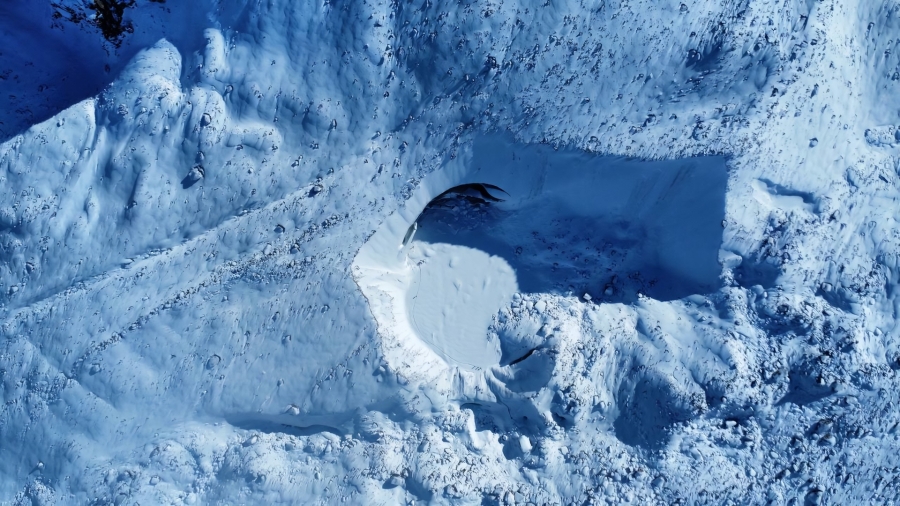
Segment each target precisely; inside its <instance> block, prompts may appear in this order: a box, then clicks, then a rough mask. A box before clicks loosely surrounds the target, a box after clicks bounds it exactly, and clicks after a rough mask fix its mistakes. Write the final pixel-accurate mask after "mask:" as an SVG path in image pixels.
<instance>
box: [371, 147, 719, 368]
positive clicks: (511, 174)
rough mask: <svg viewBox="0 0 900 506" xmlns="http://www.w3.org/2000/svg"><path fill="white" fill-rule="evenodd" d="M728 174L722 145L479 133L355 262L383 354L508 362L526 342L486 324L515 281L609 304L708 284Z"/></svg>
mask: <svg viewBox="0 0 900 506" xmlns="http://www.w3.org/2000/svg"><path fill="white" fill-rule="evenodd" d="M727 176H728V174H727V170H726V165H725V159H724V158H721V157H701V158H686V159H678V160H664V161H647V160H635V159H628V158H621V157H606V156H598V155H595V154H591V153H587V152H584V151H578V150H570V149H554V148H552V147H550V146H546V145H523V144H519V143H516V142H515V141H513V140H511V139H509V138H507V137H504V136H500V135H493V136H486V137H482V138H480V139H478V140H477V141H475V142H474V145H473V146H472V149H471V150H470V151H468V152H466V153H465V154H464V155H463V156H460V157H459V158H457V159H456V160H454V161H452V163H449V164H447V165H446V166H445V167H443V168H442V169H441V170H439V171H437V172H435V173H433V174H430V175H429V176H427V177H426V178H425V179H424V180H423V181H422V182H421V184H420V186H419V188H418V189H417V191H416V192H415V194H414V195H413V196H412V198H410V199H409V200H408V201H407V202H406V204H405V206H404V207H403V208H401V209H400V210H399V211H398V212H396V213H395V214H394V215H392V216H391V217H389V218H388V219H387V220H386V221H385V222H384V223H383V224H382V225H381V227H380V228H379V230H377V231H376V232H375V234H373V236H372V237H371V238H370V239H369V241H368V242H367V243H366V244H365V246H364V247H363V248H362V249H361V250H360V252H359V254H358V256H357V258H356V260H355V262H354V273H355V276H356V279H357V282H358V283H359V285H360V287H361V289H362V290H363V293H364V294H366V297H367V299H368V300H369V304H370V307H371V309H372V311H373V313H374V315H375V318H376V320H377V321H378V322H379V330H380V333H381V334H382V337H383V339H384V340H385V344H386V349H387V350H388V353H386V355H387V357H388V360H389V361H392V362H394V364H393V365H395V366H397V365H400V364H407V365H408V366H410V368H411V372H410V373H411V374H413V375H416V374H426V375H427V374H428V373H427V372H426V371H428V370H429V369H432V368H436V369H441V368H446V367H447V366H450V367H458V368H460V369H463V370H469V371H473V370H474V371H477V370H481V369H485V368H490V367H492V366H495V365H500V364H508V363H509V362H510V361H513V360H515V359H517V358H518V356H512V355H513V354H517V353H518V352H519V351H520V350H521V346H517V343H513V342H506V341H508V340H510V339H515V338H514V337H512V338H511V337H509V336H504V335H498V334H497V333H495V332H492V331H491V324H492V321H494V319H495V317H496V314H497V312H498V311H499V310H501V309H502V308H504V307H506V306H507V305H509V304H510V302H511V301H512V299H513V297H514V296H515V294H516V293H554V294H564V295H566V294H567V295H575V296H578V297H581V298H582V300H584V301H585V302H584V303H589V304H595V303H599V304H603V303H629V302H633V301H634V300H636V299H637V298H638V297H640V296H644V297H649V298H653V299H656V300H663V301H666V300H675V299H681V298H684V297H686V296H689V295H693V294H702V293H709V292H713V291H715V290H716V289H717V288H718V285H719V275H720V273H721V264H720V262H719V248H720V245H721V242H722V223H723V221H722V220H723V218H724V209H725V186H726V182H727ZM390 350H394V351H396V352H397V353H396V354H395V358H394V359H393V360H392V359H391V356H392V354H391V353H390ZM511 350H515V351H511ZM415 357H419V358H415ZM422 359H425V360H426V361H425V362H422ZM429 364H430V365H429ZM432 366H433V367H432Z"/></svg>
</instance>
